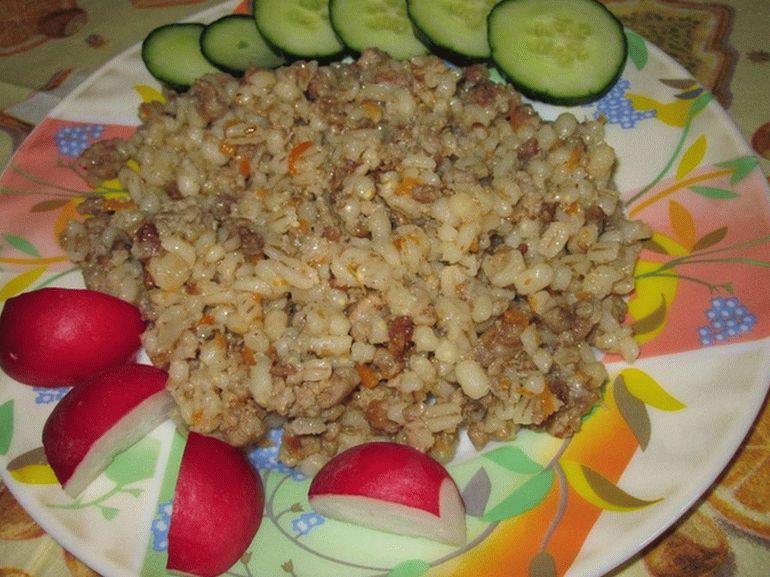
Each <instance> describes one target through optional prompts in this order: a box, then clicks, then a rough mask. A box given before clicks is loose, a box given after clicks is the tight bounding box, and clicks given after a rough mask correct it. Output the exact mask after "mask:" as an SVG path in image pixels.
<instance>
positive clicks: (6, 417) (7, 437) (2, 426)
mask: <svg viewBox="0 0 770 577" xmlns="http://www.w3.org/2000/svg"><path fill="white" fill-rule="evenodd" d="M12 438H13V401H12V400H11V401H6V402H5V403H3V404H2V405H0V455H5V454H6V453H8V449H9V447H10V446H11V439H12Z"/></svg>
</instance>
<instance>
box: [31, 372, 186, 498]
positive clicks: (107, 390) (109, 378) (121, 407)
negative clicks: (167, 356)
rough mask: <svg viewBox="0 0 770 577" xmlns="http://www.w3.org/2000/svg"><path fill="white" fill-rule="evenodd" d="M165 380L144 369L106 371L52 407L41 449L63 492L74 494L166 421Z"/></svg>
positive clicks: (169, 402)
mask: <svg viewBox="0 0 770 577" xmlns="http://www.w3.org/2000/svg"><path fill="white" fill-rule="evenodd" d="M167 379H168V375H167V373H166V372H165V371H163V370H161V369H158V368H156V367H153V366H150V365H140V364H133V363H132V364H127V365H120V366H117V367H112V368H110V369H107V370H105V371H104V372H102V373H99V374H98V375H96V376H94V377H92V378H91V379H89V380H86V381H83V382H82V383H80V384H79V385H78V386H77V387H74V388H73V389H72V390H70V391H69V392H68V393H67V394H66V395H65V396H64V398H63V399H62V400H61V401H60V402H59V403H58V404H57V405H56V407H54V409H53V411H51V414H50V415H49V416H48V419H47V420H46V422H45V425H44V426H43V449H44V450H45V454H46V458H47V459H48V464H49V465H50V466H51V469H53V472H54V473H55V474H56V478H57V479H58V480H59V482H60V483H61V484H62V487H63V488H64V490H65V491H66V492H67V493H68V494H70V495H71V496H73V497H75V496H77V495H79V494H80V493H81V492H82V491H83V490H84V489H85V488H86V487H87V486H88V485H89V484H90V483H91V482H92V481H93V480H94V479H95V478H96V477H97V476H98V475H99V474H100V473H101V472H102V471H103V470H104V469H106V468H107V466H108V465H109V464H110V462H111V461H112V459H113V457H114V456H115V455H117V454H118V453H120V452H121V451H123V450H125V449H127V448H128V447H130V446H131V445H133V444H134V443H136V442H137V441H139V439H141V438H142V437H143V436H145V435H146V434H147V433H149V432H150V431H151V430H152V429H154V428H155V427H157V426H158V425H160V424H161V423H162V422H163V421H164V420H166V419H167V418H168V416H169V413H170V411H171V408H172V407H173V405H174V401H173V398H172V397H171V394H170V393H169V392H168V391H167V390H166V381H167Z"/></svg>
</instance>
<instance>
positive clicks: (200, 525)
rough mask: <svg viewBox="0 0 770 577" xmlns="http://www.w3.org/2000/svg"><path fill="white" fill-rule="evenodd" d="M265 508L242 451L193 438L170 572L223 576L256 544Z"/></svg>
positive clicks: (174, 524) (177, 499) (174, 516)
mask: <svg viewBox="0 0 770 577" xmlns="http://www.w3.org/2000/svg"><path fill="white" fill-rule="evenodd" d="M264 504H265V497H264V489H263V486H262V479H261V478H260V476H259V474H258V473H257V472H256V470H255V469H254V468H253V467H252V466H251V464H250V463H249V461H248V459H247V458H246V456H245V455H244V454H243V453H242V452H241V451H240V450H239V449H237V448H235V447H232V446H230V445H228V444H227V443H225V442H224V441H221V440H219V439H217V438H214V437H209V436H205V435H201V434H199V433H196V432H190V433H189V435H188V437H187V444H186V446H185V449H184V452H183V454H182V463H181V465H180V468H179V477H178V479H177V484H176V489H175V491H174V503H173V505H172V509H171V522H170V526H169V531H168V562H167V564H166V568H167V569H168V570H169V571H171V572H173V573H176V574H181V575H195V576H197V577H216V576H217V575H221V574H223V573H224V572H225V571H227V570H228V569H229V568H230V567H232V566H233V565H234V564H235V563H236V561H238V559H240V558H241V557H242V556H243V554H244V553H245V552H246V550H247V549H248V547H249V545H250V544H251V542H252V540H253V539H254V535H256V533H257V529H259V526H260V524H261V523H262V515H263V509H264Z"/></svg>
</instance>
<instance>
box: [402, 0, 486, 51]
mask: <svg viewBox="0 0 770 577" xmlns="http://www.w3.org/2000/svg"><path fill="white" fill-rule="evenodd" d="M499 1H500V0H481V1H479V0H469V1H467V2H457V0H407V2H406V6H407V11H408V13H409V18H410V19H411V21H412V24H413V25H414V28H415V31H416V33H417V36H418V38H420V39H421V40H422V41H423V42H424V43H425V44H427V45H428V46H429V47H430V48H431V51H432V52H433V53H434V54H437V55H439V56H445V57H446V58H448V59H450V60H452V61H453V62H459V63H464V64H468V63H471V62H475V61H486V60H489V57H490V51H489V39H488V38H487V16H488V15H489V12H490V10H492V8H493V7H494V6H495V4H497V3H498V2H499Z"/></svg>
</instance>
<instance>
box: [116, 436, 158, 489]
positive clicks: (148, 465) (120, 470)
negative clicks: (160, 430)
mask: <svg viewBox="0 0 770 577" xmlns="http://www.w3.org/2000/svg"><path fill="white" fill-rule="evenodd" d="M159 453H160V441H159V440H158V439H153V438H152V437H145V438H144V439H142V440H141V441H139V442H138V443H136V444H135V445H133V446H132V447H129V448H128V449H126V450H125V451H123V452H122V453H120V454H119V455H118V456H117V457H115V460H114V461H113V462H112V463H111V464H110V466H109V467H108V468H107V470H106V471H105V474H106V475H107V477H108V478H109V479H111V480H112V481H114V482H115V483H116V484H118V485H130V484H131V483H136V482H138V481H143V480H144V479H149V478H150V477H152V475H153V473H154V472H155V465H156V463H157V460H158V454H159Z"/></svg>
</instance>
